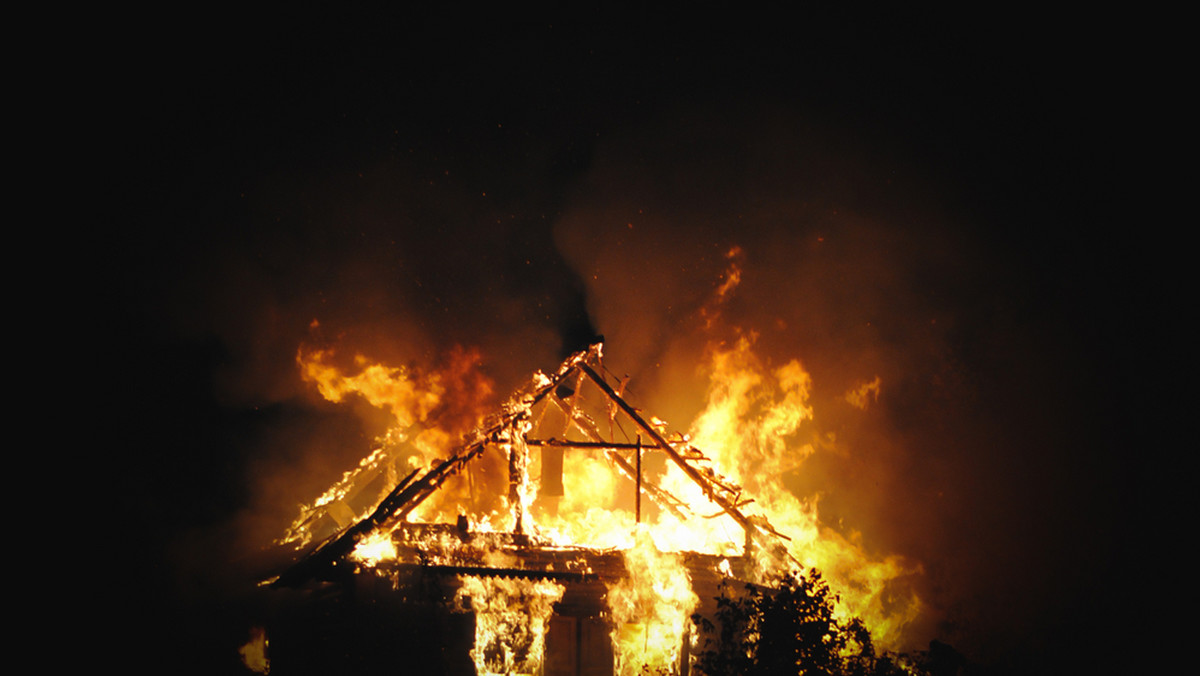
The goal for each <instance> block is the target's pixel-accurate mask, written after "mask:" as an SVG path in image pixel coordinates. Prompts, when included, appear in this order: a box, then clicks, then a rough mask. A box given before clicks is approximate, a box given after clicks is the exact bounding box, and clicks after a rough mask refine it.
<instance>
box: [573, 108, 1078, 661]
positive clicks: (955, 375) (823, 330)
mask: <svg viewBox="0 0 1200 676" xmlns="http://www.w3.org/2000/svg"><path fill="white" fill-rule="evenodd" d="M797 112H798V111H795V110H774V111H772V110H762V109H759V110H749V109H747V110H736V111H734V112H733V113H730V111H729V110H722V115H721V117H720V121H719V122H718V121H717V120H716V119H715V118H712V117H708V116H706V114H705V113H704V112H703V111H701V112H696V111H688V112H680V111H673V113H677V114H675V115H671V116H665V117H664V119H662V120H658V121H655V122H652V123H648V124H646V125H645V126H643V127H641V128H638V129H631V130H629V132H628V133H626V134H623V135H621V136H619V137H618V138H614V139H609V140H608V141H607V142H606V143H602V144H599V145H598V148H597V151H596V161H595V166H594V168H593V171H592V172H591V173H589V174H588V176H587V177H586V179H585V180H583V181H582V182H581V183H580V185H579V187H578V188H577V190H576V192H575V193H574V194H573V199H572V200H571V202H570V204H569V209H568V210H567V211H566V212H565V214H564V217H563V219H562V220H561V221H560V222H559V223H558V224H557V226H556V229H555V236H556V239H557V241H558V242H559V243H560V246H561V247H562V249H563V251H564V252H565V255H566V256H567V258H568V259H569V260H571V261H572V263H573V264H574V265H575V266H576V268H577V269H578V271H579V273H580V277H581V278H582V279H583V280H584V281H585V283H586V284H587V288H588V291H589V293H588V301H589V309H590V311H591V313H592V316H593V318H594V321H595V324H596V326H597V328H598V330H599V331H600V332H601V333H603V334H604V335H605V336H606V337H607V338H608V351H607V354H608V356H609V362H610V364H614V365H617V368H620V369H624V370H625V372H627V373H630V374H631V375H633V380H632V381H631V383H630V391H631V392H633V393H635V396H640V397H641V401H642V402H644V405H645V406H646V407H647V409H648V410H652V411H654V412H656V413H658V414H660V415H662V416H663V417H664V418H666V419H668V420H671V421H684V420H690V416H691V415H694V414H695V412H696V411H698V410H699V408H700V405H701V402H700V398H701V397H702V396H703V391H704V384H703V380H702V378H703V374H702V373H701V372H700V370H699V369H698V365H700V364H703V363H704V362H705V354H704V349H705V346H706V344H708V343H709V341H714V340H716V341H720V340H724V341H728V342H732V341H733V340H735V339H736V337H737V335H739V332H740V333H750V332H752V333H753V334H755V336H756V339H755V350H756V351H757V352H758V353H759V354H760V356H761V357H762V358H763V359H765V360H768V361H769V362H770V363H773V365H774V366H776V367H778V366H782V365H783V364H784V363H786V362H787V361H788V360H791V359H798V360H800V361H801V362H802V363H803V365H804V368H805V369H807V370H808V371H809V373H811V375H812V378H813V390H812V407H813V408H814V409H815V416H814V421H813V422H812V424H811V425H806V426H804V428H803V434H804V435H805V438H804V439H803V440H802V441H803V442H805V443H811V444H813V445H814V446H815V447H816V449H817V451H816V452H815V453H814V454H813V455H812V456H811V457H810V458H807V459H804V460H803V463H802V466H801V467H800V468H799V469H798V470H797V471H795V472H792V473H789V474H788V475H787V476H786V477H784V480H785V482H786V483H787V485H788V487H789V488H790V489H791V490H793V491H794V492H796V493H797V494H798V495H801V496H803V497H810V498H811V497H816V496H819V504H820V511H821V517H822V521H823V523H825V524H826V525H827V526H830V527H832V528H834V529H837V530H839V531H841V532H843V533H845V534H849V533H853V532H858V533H861V536H862V542H863V546H864V547H865V548H866V549H867V551H869V552H874V553H876V554H878V555H886V554H891V553H898V554H900V555H902V556H905V557H907V558H908V559H909V560H910V561H911V562H916V563H918V564H919V565H920V566H923V569H924V574H923V575H922V576H920V579H918V580H917V581H916V584H917V586H918V588H919V592H920V595H921V596H922V598H923V600H924V601H925V602H926V603H927V604H929V608H928V610H927V614H926V617H924V618H923V619H924V621H925V623H926V624H925V625H924V627H922V628H920V629H918V630H917V631H915V632H914V633H915V635H920V634H921V633H922V632H924V633H925V637H926V638H925V639H923V640H928V638H929V637H931V636H935V635H936V636H940V637H942V638H943V639H948V640H951V641H956V642H958V643H959V644H960V645H966V646H967V647H968V648H969V649H971V650H974V651H980V650H982V651H983V652H984V653H986V652H987V650H989V649H996V648H997V645H996V643H990V644H989V645H986V646H982V645H981V644H988V642H989V641H1004V640H1021V639H1020V637H1019V636H1017V635H1014V634H1011V633H1009V634H1006V633H1005V632H1012V631H1014V630H1013V626H1014V625H1017V624H1020V622H1021V621H1022V620H1021V619H1020V618H1022V617H1028V616H1030V615H1036V614H1037V613H1038V612H1040V611H1041V609H1042V608H1043V607H1044V604H1048V605H1050V606H1053V605H1054V604H1055V603H1057V601H1055V600H1051V599H1053V597H1054V590H1053V584H1054V583H1053V582H1052V580H1053V579H1054V578H1055V576H1056V575H1057V574H1059V573H1060V572H1061V568H1060V567H1059V566H1061V565H1062V561H1061V560H1057V554H1054V555H1051V561H1049V562H1046V561H1044V560H1043V559H1042V558H1041V557H1042V556H1043V555H1045V552H1044V551H1041V548H1042V547H1044V546H1050V547H1051V548H1052V549H1054V548H1055V545H1052V544H1050V541H1049V540H1043V538H1047V537H1050V536H1049V534H1048V533H1046V532H1045V530H1044V528H1045V527H1046V526H1045V524H1042V525H1041V526H1038V525H1037V524H1036V522H1037V520H1038V519H1039V518H1040V517H1041V516H1044V515H1045V514H1046V513H1047V512H1053V511H1054V510H1058V509H1060V508H1061V503H1065V502H1068V501H1069V500H1070V499H1069V498H1064V497H1062V496H1061V495H1058V494H1056V493H1055V491H1056V490H1059V489H1061V490H1064V491H1066V492H1068V493H1073V492H1074V490H1075V488H1076V487H1075V486H1072V485H1071V483H1070V482H1068V483H1066V484H1065V485H1063V486H1060V487H1059V489H1055V488H1052V487H1051V486H1049V485H1046V484H1045V483H1043V484H1041V485H1036V486H1031V485H1029V484H1028V483H1027V482H1029V481H1031V480H1032V481H1035V482H1051V483H1053V482H1054V481H1058V480H1061V479H1062V478H1063V476H1064V474H1065V472H1066V463H1067V462H1068V460H1066V459H1062V458H1053V459H1051V458H1050V457H1048V455H1049V454H1054V453H1056V452H1057V451H1056V449H1053V448H1052V447H1051V443H1050V441H1049V440H1046V439H1039V440H1031V439H1029V438H1027V437H1025V435H1024V433H1022V432H1018V431H1017V430H1016V429H1015V428H1012V427H1010V428H1008V429H1005V427H1006V425H1005V423H1004V420H1006V419H1008V414H1007V413H1005V412H1003V411H999V410H995V409H994V408H992V407H993V406H995V405H996V403H997V402H996V398H997V397H1003V398H1010V397H1014V396H1016V397H1019V396H1021V395H1020V394H1019V393H1018V392H1017V391H1014V390H1013V389H1011V388H1019V387H1020V384H1018V383H1012V382H1000V383H997V382H996V379H997V378H999V379H1001V380H1004V379H1006V378H1007V376H1005V375H1004V374H1003V373H1002V371H1003V370H1004V369H1008V368H1012V369H1015V370H1016V371H1017V372H1019V373H1022V374H1028V373H1029V370H1030V369H1036V368H1039V367H1041V366H1043V365H1044V364H1030V363H1020V361H1021V360H1022V359H1025V358H1027V357H1031V358H1035V359H1042V358H1044V355H1041V354H1038V351H1039V350H1042V349H1049V350H1057V349H1059V346H1057V345H1044V344H1041V345H1035V344H1033V342H1034V341H1037V340H1038V339H1037V338H1036V337H1035V336H1033V335H1030V333H1028V328H1027V327H1023V326H1021V325H1020V324H1019V323H1018V322H1017V320H1015V319H1014V318H1013V317H1011V316H1006V315H1005V313H1006V308H1005V307H1004V304H1005V303H1006V302H1011V299H1007V300H1006V299H1005V298H1004V296H1003V294H1004V293H1006V292H1007V289H1005V288H1004V287H1003V285H1004V284H1005V283H1006V281H1005V277H1006V275H1007V274H1008V273H1007V272H1006V271H1005V270H1003V269H1001V268H1000V267H999V264H1000V262H999V261H998V260H997V256H995V255H993V253H991V252H988V251H987V250H986V242H985V241H984V240H983V239H982V237H981V235H982V232H983V230H982V229H981V227H980V226H979V224H977V223H970V222H963V221H962V220H960V219H956V217H955V216H952V215H949V214H947V213H946V211H945V210H944V204H945V201H946V200H949V199H952V196H949V195H944V194H939V193H938V192H937V188H936V186H934V185H931V183H930V182H929V181H928V180H927V179H928V177H927V175H926V174H923V173H922V168H921V167H920V166H913V165H910V164H908V163H906V160H905V158H904V157H896V156H889V155H886V154H878V153H875V152H873V151H872V149H871V148H870V147H864V146H863V145H861V144H860V143H857V142H856V141H855V140H854V139H853V138H851V137H848V136H846V135H845V133H844V130H840V129H839V128H838V127H837V125H835V124H826V125H813V124H807V123H806V122H805V121H804V119H805V118H803V116H801V115H799V114H797ZM730 275H737V276H738V277H739V278H740V279H739V280H738V282H739V283H738V284H737V285H736V288H731V287H730V285H729V284H728V282H729V276H730ZM718 297H721V298H722V301H721V307H720V308H719V312H720V314H721V318H720V321H719V322H713V321H712V317H713V315H714V313H715V312H717V311H718V309H716V308H714V306H713V303H714V298H718ZM1010 360H1011V361H1010ZM1021 377H1025V376H1021ZM1050 377H1051V376H1048V375H1039V376H1037V377H1036V378H1035V380H1037V381H1040V380H1041V379H1042V378H1050ZM1063 386H1064V385H1062V384H1059V385H1058V387H1063ZM1067 387H1069V386H1067ZM1031 394H1032V393H1031ZM1018 410H1019V412H1018V411H1013V412H1012V415H1017V416H1025V415H1027V414H1028V413H1029V410H1028V409H1027V408H1026V407H1024V406H1020V407H1018ZM1038 417H1039V418H1040V415H1039V416H1038ZM1026 422H1027V423H1028V424H1030V425H1031V426H1033V427H1034V428H1037V429H1044V428H1045V427H1046V426H1047V424H1048V423H1049V421H1047V420H1046V419H1044V418H1040V419H1034V420H1029V419H1028V418H1026ZM1031 465H1032V466H1034V467H1037V468H1038V469H1039V470H1040V472H1037V473H1036V475H1037V478H1036V479H1035V478H1034V477H1032V476H1030V474H1029V472H1030V470H1031V469H1032V467H1031ZM1035 552H1036V553H1035ZM1015 631H1016V632H1017V633H1018V634H1019V633H1020V630H1015ZM915 637H916V636H914V637H913V638H915ZM982 637H986V638H982ZM917 640H918V641H919V640H922V639H917Z"/></svg>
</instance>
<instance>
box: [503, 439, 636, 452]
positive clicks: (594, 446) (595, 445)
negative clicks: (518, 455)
mask: <svg viewBox="0 0 1200 676" xmlns="http://www.w3.org/2000/svg"><path fill="white" fill-rule="evenodd" d="M525 443H526V444H527V445H529V446H554V447H559V448H575V449H581V450H588V449H591V450H598V451H607V450H613V451H632V450H634V449H637V448H641V449H642V450H644V451H653V450H654V449H656V448H658V446H652V445H649V444H641V445H640V446H639V445H638V444H628V443H621V442H617V441H570V440H563V439H526V440H525Z"/></svg>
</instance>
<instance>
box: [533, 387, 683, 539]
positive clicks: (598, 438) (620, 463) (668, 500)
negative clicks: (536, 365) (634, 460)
mask: <svg viewBox="0 0 1200 676" xmlns="http://www.w3.org/2000/svg"><path fill="white" fill-rule="evenodd" d="M549 401H551V402H553V403H554V404H555V405H556V406H558V407H559V408H560V409H561V410H562V412H563V414H564V415H566V416H567V419H568V420H570V421H571V422H572V423H574V424H575V426H576V427H578V428H579V430H580V431H581V432H583V433H584V434H585V435H587V436H589V437H591V438H592V439H593V440H594V441H593V444H595V446H594V447H595V448H602V447H605V446H612V448H607V449H605V451H604V457H605V458H608V460H609V461H610V462H612V463H613V464H614V465H616V466H617V468H618V469H619V470H620V471H621V473H622V474H623V475H624V476H625V478H627V479H629V480H631V481H633V480H635V477H636V476H637V469H636V468H635V467H633V465H631V464H629V461H628V460H626V459H625V457H624V456H622V455H621V454H620V453H618V452H617V451H616V449H617V448H619V447H620V446H618V445H615V444H613V442H610V441H607V440H605V438H604V435H603V434H601V433H600V430H598V429H596V426H595V424H594V423H593V421H592V420H591V419H590V418H588V417H587V416H585V415H583V414H582V413H578V412H577V411H576V410H575V408H574V407H573V406H571V405H570V404H568V403H566V402H564V401H562V400H561V399H558V398H556V397H550V399H549ZM634 448H636V445H635V446H634ZM654 448H657V446H656V447H654ZM642 490H643V491H644V492H645V493H646V495H647V496H648V497H649V498H650V499H651V500H654V502H655V503H656V504H658V506H659V507H662V508H663V509H666V510H668V511H669V512H671V513H672V514H674V515H675V517H676V518H678V519H679V520H680V521H685V520H687V516H686V515H685V514H684V513H683V512H682V511H681V510H680V508H679V506H680V505H683V504H684V503H683V501H682V500H680V499H679V498H677V497H675V496H674V495H672V494H671V493H669V492H667V491H666V490H664V489H663V488H660V487H659V486H657V485H655V484H654V483H652V482H650V481H645V480H643V481H642Z"/></svg>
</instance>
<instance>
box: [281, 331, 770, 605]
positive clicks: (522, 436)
mask: <svg viewBox="0 0 1200 676" xmlns="http://www.w3.org/2000/svg"><path fill="white" fill-rule="evenodd" d="M606 373H607V371H606V369H605V368H604V366H603V362H602V345H601V344H600V343H596V344H594V345H592V346H591V347H589V348H588V349H587V350H584V351H581V352H577V353H575V354H573V355H571V356H570V357H569V358H568V359H567V360H566V361H564V362H563V363H562V364H561V365H560V366H559V367H558V369H557V370H556V371H555V372H554V373H553V374H552V375H546V374H543V373H541V372H538V373H536V374H534V376H533V378H532V380H531V382H530V383H529V385H527V386H526V387H525V388H524V389H523V390H522V391H520V392H518V393H517V394H515V395H514V396H512V397H511V398H510V399H509V400H508V402H507V403H505V404H504V405H503V406H502V407H501V409H500V410H499V411H498V412H496V413H495V414H493V415H492V416H491V417H489V418H488V419H486V420H485V421H484V422H483V424H481V425H480V426H479V427H477V428H476V429H475V430H474V431H473V432H471V433H470V434H468V435H466V436H465V438H464V441H463V443H461V444H460V445H459V446H458V447H457V448H456V449H455V450H454V451H453V452H452V453H451V454H450V455H449V457H446V458H444V459H442V460H440V461H439V462H436V463H434V464H433V465H432V466H431V467H429V468H428V469H426V470H425V471H424V473H421V470H419V469H418V470H414V471H412V472H411V473H409V474H408V475H407V476H405V477H404V478H403V479H401V480H400V481H398V482H397V484H396V485H395V486H394V487H393V488H392V489H391V491H390V492H388V494H387V495H386V496H385V497H384V498H383V499H382V500H381V501H380V502H379V504H378V505H377V506H376V507H375V509H374V510H372V511H371V512H370V513H369V514H368V515H366V516H365V517H363V518H361V519H359V520H357V521H356V522H354V523H352V524H350V525H349V526H347V527H346V528H344V529H343V530H342V531H341V532H339V533H337V534H335V535H334V536H332V537H330V538H329V539H327V540H326V541H325V542H324V543H322V544H321V545H319V546H318V547H317V548H316V549H314V550H312V551H311V552H309V553H308V554H307V555H305V556H304V557H303V558H301V559H300V560H299V561H298V562H296V563H295V564H294V565H292V566H291V567H290V568H289V569H287V570H286V571H285V572H284V573H283V574H282V575H280V576H279V577H278V578H277V579H276V580H275V581H274V582H273V585H274V586H298V585H302V584H304V583H306V582H307V581H309V580H312V579H321V578H322V577H324V576H325V574H326V573H327V572H328V571H329V570H330V569H331V568H332V567H335V566H337V565H338V564H339V563H340V562H342V561H344V560H345V559H346V558H347V557H348V556H349V555H350V554H351V553H352V552H353V551H354V550H355V548H356V547H357V546H358V544H359V543H360V542H362V541H363V540H364V539H366V538H368V537H371V536H372V535H374V534H376V533H380V532H384V533H387V532H390V531H393V530H395V529H397V528H398V527H400V526H401V525H402V524H404V523H405V521H406V518H407V517H408V516H409V515H410V514H411V513H412V512H413V511H414V510H415V509H416V508H417V507H418V506H420V505H421V504H422V503H423V502H424V501H426V500H427V499H428V498H429V497H430V496H431V495H433V494H435V493H436V492H438V491H439V489H441V488H442V487H443V486H444V485H445V484H446V482H447V481H448V480H449V479H450V478H451V477H453V476H455V475H457V474H459V473H460V472H462V471H463V470H464V469H466V468H467V467H468V466H469V465H470V464H471V463H473V462H475V461H477V460H478V459H479V458H480V457H481V456H482V455H483V453H484V451H485V449H486V448H489V447H494V446H499V447H501V448H503V449H505V450H507V452H508V455H509V472H510V474H509V480H510V490H511V491H513V492H514V493H515V492H516V491H517V490H518V487H519V485H520V484H521V483H522V482H523V481H525V480H526V479H527V476H525V475H526V474H527V468H526V465H525V463H524V461H523V460H521V458H524V457H526V456H527V453H528V449H529V448H538V447H540V448H543V449H554V448H562V449H566V448H573V449H588V450H591V451H594V452H599V453H601V454H603V456H604V458H605V459H606V460H607V461H608V463H609V464H610V465H611V467H612V468H613V469H614V470H615V471H617V472H618V473H620V474H622V475H624V476H625V477H627V478H629V479H631V480H633V481H635V482H636V484H637V489H636V495H637V500H636V502H637V508H636V509H637V511H638V515H637V518H638V520H639V521H640V518H641V515H640V511H641V508H640V505H641V499H642V498H643V497H644V498H646V499H648V500H650V501H652V502H654V503H655V504H657V505H658V506H659V507H661V508H662V509H664V510H667V511H669V512H671V513H672V514H673V515H675V516H676V517H678V518H680V519H681V520H683V519H686V518H689V516H692V515H695V514H698V512H696V511H695V509H696V508H697V507H698V506H695V505H690V504H687V503H686V502H685V501H684V500H681V499H680V498H678V497H676V496H675V495H673V494H672V493H670V492H669V491H667V490H666V489H664V488H662V487H661V486H658V485H656V484H655V483H653V481H651V480H649V479H648V478H647V477H646V476H644V474H643V472H642V471H641V458H642V453H643V452H645V451H651V450H652V451H658V452H660V453H662V454H663V455H665V456H666V458H667V459H669V460H670V461H671V462H672V463H674V464H675V465H676V466H677V467H678V468H679V469H680V470H681V471H682V472H683V473H684V475H686V476H687V477H688V478H689V479H690V480H691V481H692V482H694V483H695V484H696V485H697V486H698V487H699V488H700V490H701V492H702V495H703V496H704V499H706V500H707V501H708V502H709V503H711V505H709V506H707V507H705V509H707V510H709V511H711V509H712V506H713V505H715V506H716V507H717V508H719V512H718V514H720V513H722V512H723V513H724V514H726V515H728V516H729V517H730V518H732V519H733V520H734V521H735V522H736V523H737V524H738V525H739V526H740V527H741V528H742V529H743V530H744V531H745V535H746V538H745V542H746V546H747V548H749V547H750V546H751V544H752V543H753V541H754V539H755V538H762V537H765V536H774V537H780V538H784V536H783V535H782V534H780V533H779V532H778V531H776V530H775V529H774V528H772V527H771V526H770V524H768V523H767V521H766V519H765V518H763V517H761V516H751V515H747V514H746V513H745V512H743V511H742V507H744V506H745V505H746V504H747V503H749V502H751V501H750V500H748V499H746V498H744V497H743V495H742V489H741V487H740V486H738V485H736V484H735V483H733V482H732V481H730V480H728V479H726V478H724V477H722V476H721V475H720V474H719V473H718V472H717V470H716V469H714V468H713V467H712V463H711V461H710V460H709V459H708V458H707V457H706V456H705V455H704V454H703V453H702V452H701V451H700V450H699V449H697V448H695V447H694V446H692V445H691V444H690V443H689V442H688V439H687V438H686V437H684V436H682V435H678V434H676V435H668V434H667V433H666V432H665V424H662V423H660V421H658V420H657V419H656V418H653V417H650V418H649V419H647V416H645V415H643V414H642V413H641V412H640V411H639V410H638V409H637V408H635V407H633V406H632V405H630V404H629V403H628V402H627V401H626V400H625V398H624V396H623V394H622V392H621V391H619V390H622V389H623V387H622V384H621V382H620V381H619V380H618V379H614V380H617V386H616V387H614V386H613V385H612V384H610V383H609V381H608V379H607V378H606V377H605V374H606ZM585 388H586V389H588V390H589V392H592V393H593V394H589V395H588V397H587V399H588V401H589V403H590V408H587V407H585V406H584V405H583V404H582V400H583V399H584V397H583V396H581V394H580V393H581V391H582V390H584V389H585ZM594 393H598V395H596V394H594ZM597 404H599V405H600V406H599V407H598V406H597ZM546 407H551V408H553V409H556V410H557V411H559V413H560V414H561V419H562V420H564V421H565V425H564V426H563V428H561V431H562V433H561V434H560V435H553V436H548V437H547V436H545V432H544V431H543V430H542V429H541V428H542V427H543V425H539V424H538V421H539V420H540V419H541V417H542V415H544V410H545V408H546ZM597 410H603V411H604V413H605V414H606V415H607V417H608V422H609V425H608V428H609V431H608V432H607V433H606V432H605V431H604V430H603V427H604V425H602V424H599V423H597V421H596V417H597V416H596V415H593V414H594V413H595V412H596V411H597ZM627 425H628V426H631V427H632V428H633V430H635V431H634V433H633V434H634V438H633V439H632V440H631V439H630V434H629V432H628V431H627V430H625V427H626V426H627ZM618 430H619V431H620V432H621V433H620V434H617V433H616V432H617V431H618ZM618 437H620V438H618ZM511 497H512V498H513V499H510V500H509V505H510V508H511V509H512V510H514V511H515V512H516V513H515V514H514V517H515V518H514V523H515V527H514V529H513V530H514V532H513V533H512V534H511V535H512V536H513V537H514V538H516V539H517V541H519V543H520V544H522V545H524V546H526V547H536V546H538V543H537V542H536V541H535V540H531V539H530V534H529V533H527V532H526V531H527V530H529V529H528V528H527V525H528V520H527V515H526V514H525V506H524V504H523V501H522V500H520V499H517V496H515V495H513V496H511ZM461 529H462V530H464V531H465V526H464V527H461ZM785 539H786V538H785Z"/></svg>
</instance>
